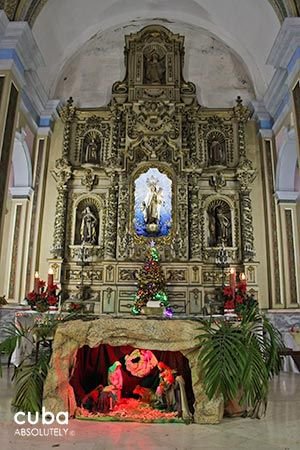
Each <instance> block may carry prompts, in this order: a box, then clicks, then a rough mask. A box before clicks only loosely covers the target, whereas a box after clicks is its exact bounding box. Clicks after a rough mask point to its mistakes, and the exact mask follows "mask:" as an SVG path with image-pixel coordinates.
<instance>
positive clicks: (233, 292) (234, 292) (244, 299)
mask: <svg viewBox="0 0 300 450" xmlns="http://www.w3.org/2000/svg"><path fill="white" fill-rule="evenodd" d="M223 297H224V312H225V311H228V310H230V311H231V312H234V313H237V314H242V313H243V311H244V310H248V309H249V308H251V307H252V306H254V305H257V301H256V300H255V298H254V297H253V295H251V294H249V293H248V292H247V282H246V280H245V279H241V280H240V281H239V282H238V283H237V284H236V285H235V283H234V284H233V285H232V286H224V288H223Z"/></svg>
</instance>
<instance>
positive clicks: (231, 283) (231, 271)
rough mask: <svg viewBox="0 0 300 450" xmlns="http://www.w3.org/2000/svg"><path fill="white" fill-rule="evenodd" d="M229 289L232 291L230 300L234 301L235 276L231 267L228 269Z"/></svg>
mask: <svg viewBox="0 0 300 450" xmlns="http://www.w3.org/2000/svg"><path fill="white" fill-rule="evenodd" d="M230 287H231V289H232V299H233V300H234V299H235V287H236V275H235V270H234V268H233V267H231V269H230Z"/></svg>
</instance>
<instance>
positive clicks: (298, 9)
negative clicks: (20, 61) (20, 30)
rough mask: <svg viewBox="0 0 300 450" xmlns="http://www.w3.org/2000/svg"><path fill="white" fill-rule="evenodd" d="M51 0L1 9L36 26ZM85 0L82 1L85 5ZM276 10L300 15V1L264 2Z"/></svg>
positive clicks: (12, 2) (3, 2) (19, 0)
mask: <svg viewBox="0 0 300 450" xmlns="http://www.w3.org/2000/svg"><path fill="white" fill-rule="evenodd" d="M48 1H50V0H0V9H4V10H5V12H6V14H7V16H8V18H9V19H10V20H26V21H27V22H29V23H30V25H33V24H34V21H35V20H36V18H37V16H38V15H39V13H40V11H41V10H42V8H43V6H44V5H45V4H46V3H47V2H48ZM84 1H85V0H82V2H83V3H84ZM264 1H268V2H269V3H270V4H271V5H272V7H273V8H274V10H275V12H276V14H277V16H278V18H279V20H280V21H281V22H282V21H283V20H284V18H285V17H290V16H299V15H300V1H299V0H264Z"/></svg>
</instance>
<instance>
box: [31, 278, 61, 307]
mask: <svg viewBox="0 0 300 450" xmlns="http://www.w3.org/2000/svg"><path fill="white" fill-rule="evenodd" d="M57 289H58V288H57V285H56V284H50V285H49V284H48V286H47V287H46V282H45V281H43V280H40V279H38V280H35V286H34V290H33V291H31V292H29V293H28V294H27V296H26V300H27V303H28V305H30V307H31V309H36V310H37V311H40V312H45V311H48V310H49V308H50V307H56V306H57V305H58V299H59V293H58V294H57V293H56V291H57Z"/></svg>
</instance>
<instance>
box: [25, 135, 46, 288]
mask: <svg viewBox="0 0 300 450" xmlns="http://www.w3.org/2000/svg"><path fill="white" fill-rule="evenodd" d="M50 135H51V132H50V130H49V129H40V130H39V134H38V136H37V138H36V143H35V164H34V177H33V185H34V196H33V199H32V213H31V218H30V223H29V230H28V234H29V245H28V255H27V261H26V281H25V286H24V290H25V292H28V290H30V289H31V288H32V287H33V282H34V273H35V271H37V270H39V255H40V246H41V225H42V217H43V210H44V196H45V187H46V177H47V168H48V152H49V145H50Z"/></svg>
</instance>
